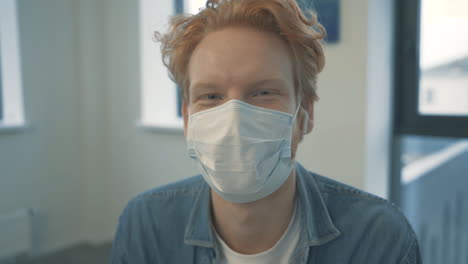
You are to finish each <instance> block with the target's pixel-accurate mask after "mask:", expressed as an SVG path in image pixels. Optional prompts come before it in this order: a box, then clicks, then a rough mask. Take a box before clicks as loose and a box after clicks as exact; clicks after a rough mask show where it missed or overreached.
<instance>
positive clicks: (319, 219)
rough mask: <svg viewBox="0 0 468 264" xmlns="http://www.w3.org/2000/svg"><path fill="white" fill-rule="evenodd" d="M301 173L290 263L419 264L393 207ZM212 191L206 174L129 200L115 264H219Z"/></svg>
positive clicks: (408, 234)
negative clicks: (297, 231) (297, 230)
mask: <svg viewBox="0 0 468 264" xmlns="http://www.w3.org/2000/svg"><path fill="white" fill-rule="evenodd" d="M295 169H296V177H297V180H296V184H297V188H296V190H297V191H296V195H297V196H296V198H298V199H297V202H298V205H297V206H298V207H297V208H298V210H299V214H298V216H299V217H300V224H301V230H302V232H301V234H300V238H299V242H298V246H297V248H296V249H295V251H294V253H293V255H292V258H291V259H290V262H289V263H300V264H303V263H304V264H305V263H309V264H311V263H322V264H323V263H327V264H334V263H337V264H344V263H356V264H363V263H379V264H385V263H389V264H390V263H391V264H395V263H399V264H400V263H401V264H406V263H421V258H420V253H419V248H418V243H417V240H416V236H415V233H414V232H413V230H412V228H411V226H410V225H409V224H408V222H407V220H406V218H405V217H404V216H403V214H402V213H401V212H400V211H399V210H398V209H397V208H396V207H395V206H394V205H392V204H391V203H389V202H387V201H386V200H384V199H381V198H378V197H376V196H373V195H371V194H368V193H365V192H363V191H360V190H358V189H356V188H353V187H350V186H347V185H344V184H342V183H338V182H336V181H333V180H331V179H328V178H325V177H323V176H319V175H317V174H314V173H311V172H309V171H307V170H305V169H304V168H303V167H302V166H301V165H300V164H299V163H296V165H295ZM210 215H211V203H210V188H209V186H208V185H207V184H206V183H205V181H204V180H203V178H202V177H201V176H195V177H192V178H189V179H186V180H183V181H179V182H176V183H173V184H170V185H166V186H162V187H158V188H155V189H152V190H149V191H146V192H144V193H142V194H139V195H138V196H136V197H135V198H133V199H131V200H130V202H129V203H128V204H127V206H126V207H125V209H124V211H123V213H122V214H121V216H120V218H119V224H118V227H117V232H116V235H115V239H114V242H113V245H112V250H111V257H110V262H111V263H112V264H123V263H129V264H130V263H131V264H143V263H148V264H149V263H152V264H153V263H163V264H167V263H184V264H188V263H196V264H208V263H217V258H216V257H217V256H219V255H220V254H219V250H220V247H219V245H218V244H217V242H216V239H215V236H214V234H213V230H212V229H211V217H210Z"/></svg>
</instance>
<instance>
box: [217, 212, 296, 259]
mask: <svg viewBox="0 0 468 264" xmlns="http://www.w3.org/2000/svg"><path fill="white" fill-rule="evenodd" d="M215 234H216V238H217V239H218V242H219V244H220V245H221V256H220V259H219V260H220V261H219V262H218V263H219V264H271V263H289V259H290V258H291V256H292V253H293V252H294V249H295V248H296V246H297V243H298V242H299V234H300V223H299V217H298V216H297V210H296V206H295V207H294V213H293V216H292V217H291V221H290V222H289V225H288V228H287V229H286V231H285V232H284V234H283V236H281V238H280V240H279V241H278V242H276V244H275V245H274V246H273V247H272V248H270V249H268V250H267V251H264V252H260V253H258V254H253V255H244V254H240V253H237V252H235V251H234V250H232V249H231V248H229V246H228V245H227V244H226V243H225V242H224V241H223V240H222V239H221V237H219V235H218V233H217V232H216V231H215Z"/></svg>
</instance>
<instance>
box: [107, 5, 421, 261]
mask: <svg viewBox="0 0 468 264" xmlns="http://www.w3.org/2000/svg"><path fill="white" fill-rule="evenodd" d="M171 26H172V27H171V30H170V32H169V33H167V34H165V35H159V34H158V35H157V37H158V39H159V40H160V41H161V42H162V52H163V59H164V63H165V65H166V66H167V67H168V69H169V71H170V73H171V76H172V77H173V79H174V80H175V81H176V82H177V83H178V84H180V85H181V87H182V88H183V106H182V112H183V117H184V131H185V137H186V140H187V147H188V152H189V155H190V156H191V157H192V158H193V159H195V161H196V162H197V164H198V166H199V168H200V171H201V174H202V175H201V176H196V177H192V178H189V179H186V180H183V181H180V182H176V183H173V184H170V185H167V186H163V187H159V188H156V189H153V190H150V191H147V192H145V193H143V194H140V195H138V196H137V197H135V198H134V199H132V200H131V201H130V202H129V203H128V205H127V207H126V208H125V210H124V212H123V213H122V215H121V217H120V221H119V226H118V229H117V233H116V237H115V241H114V244H113V249H112V256H111V262H112V263H116V264H117V263H134V264H137V263H184V264H185V263H229V264H231V263H247V264H248V263H340V264H343V263H359V264H362V263H392V264H393V263H420V257H419V250H418V243H417V241H416V237H415V234H414V232H413V230H412V229H411V227H410V226H409V224H408V223H407V221H406V219H405V218H404V216H403V215H402V214H401V213H400V211H399V210H398V209H397V208H395V207H394V206H393V205H392V204H390V203H388V202H387V201H385V200H383V199H380V198H377V197H375V196H372V195H370V194H367V193H365V192H362V191H359V190H357V189H355V188H353V187H350V186H346V185H344V184H341V183H338V182H335V181H333V180H330V179H327V178H325V177H322V176H319V175H316V174H314V173H311V172H309V171H307V170H306V169H304V168H303V167H302V166H301V165H300V164H298V163H297V162H295V161H294V159H295V153H296V150H297V147H298V144H299V142H300V141H301V140H302V137H303V135H305V134H308V133H310V132H311V131H312V128H313V120H314V102H315V101H316V99H317V95H316V78H317V74H318V72H320V71H321V70H322V68H323V66H324V55H323V52H322V47H321V44H320V40H321V39H322V38H323V36H324V30H323V27H322V26H321V25H320V24H318V23H317V21H316V18H315V16H313V15H312V18H311V19H308V18H307V17H306V16H305V15H304V14H303V13H302V12H301V10H300V9H299V8H298V6H297V4H296V3H295V2H294V0H255V1H252V0H225V1H208V3H207V8H206V9H204V10H202V11H201V12H200V13H199V14H197V15H195V16H187V17H180V16H179V17H176V18H174V19H173V20H172V21H171Z"/></svg>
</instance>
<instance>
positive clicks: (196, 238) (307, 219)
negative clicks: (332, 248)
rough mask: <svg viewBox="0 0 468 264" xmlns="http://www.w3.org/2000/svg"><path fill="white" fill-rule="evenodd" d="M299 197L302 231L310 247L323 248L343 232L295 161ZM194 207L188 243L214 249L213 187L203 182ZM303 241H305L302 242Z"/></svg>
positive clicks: (187, 233) (320, 195) (187, 232)
mask: <svg viewBox="0 0 468 264" xmlns="http://www.w3.org/2000/svg"><path fill="white" fill-rule="evenodd" d="M295 167H296V179H297V189H296V191H297V192H296V194H297V198H299V204H298V210H299V211H300V212H299V215H300V216H301V219H303V220H301V228H302V229H305V230H307V232H306V234H307V235H306V237H305V241H304V242H305V243H306V245H307V246H318V245H323V244H325V243H327V242H330V241H332V240H334V239H335V238H337V237H338V236H339V235H340V231H339V230H338V229H337V228H336V227H335V225H334V224H333V221H332V220H331V217H330V214H329V213H328V209H327V207H326V204H325V202H324V200H323V197H322V194H321V192H320V189H319V188H318V186H317V182H316V180H315V177H314V176H312V175H309V174H310V173H309V172H308V171H307V170H306V169H304V167H302V165H301V164H299V163H298V162H296V166H295ZM198 188H199V192H198V193H197V195H196V196H195V200H194V205H193V207H192V210H191V212H190V216H189V219H188V222H187V226H186V228H185V236H184V241H185V243H186V244H189V245H194V246H201V247H210V248H214V245H215V242H214V234H213V231H212V230H211V198H210V188H209V186H208V185H207V184H206V182H205V181H204V180H202V183H201V184H200V185H199V186H198ZM301 240H302V239H301Z"/></svg>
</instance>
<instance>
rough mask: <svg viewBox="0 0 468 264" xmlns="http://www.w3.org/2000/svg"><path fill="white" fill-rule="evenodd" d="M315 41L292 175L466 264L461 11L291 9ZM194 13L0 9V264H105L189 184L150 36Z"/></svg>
mask: <svg viewBox="0 0 468 264" xmlns="http://www.w3.org/2000/svg"><path fill="white" fill-rule="evenodd" d="M300 4H301V6H302V7H312V8H315V9H316V10H317V11H318V13H319V19H320V20H321V21H322V23H323V24H324V25H325V27H326V28H327V30H328V31H329V32H330V35H329V37H328V40H327V44H326V48H325V49H326V50H325V52H326V61H327V64H326V67H325V70H324V72H322V73H321V74H320V75H319V90H318V94H319V96H320V101H319V102H318V103H317V104H316V109H315V128H314V131H313V133H312V134H310V135H309V136H308V137H306V138H305V139H304V141H303V142H302V144H301V145H300V148H299V153H298V161H299V162H301V163H302V164H303V165H304V166H305V167H306V168H308V169H309V170H312V171H314V172H317V173H320V174H323V175H325V176H327V177H330V178H333V179H336V180H338V181H342V182H345V183H347V184H350V185H353V186H355V187H358V188H360V189H363V190H365V191H368V192H371V193H374V194H376V195H379V196H381V197H384V198H386V199H390V200H391V201H392V202H393V203H395V204H397V205H398V206H400V208H402V210H403V212H404V213H405V215H406V216H407V217H408V219H409V221H410V222H411V224H412V225H413V227H414V229H415V231H416V233H417V235H418V238H419V240H420V245H421V251H422V254H423V260H424V263H468V224H467V223H468V3H467V2H466V1H465V0H446V1H440V0H412V1H405V0H393V1H389V0H353V1H349V0H341V1H340V0H316V1H314V0H310V1H309V0H304V1H301V2H300ZM202 6H204V1H200V0H198V1H197V0H192V1H190V0H161V1H155V0H139V1H137V0H134V1H128V0H0V15H1V16H0V51H1V52H0V69H1V70H0V263H2V264H3V263H90V264H93V263H106V262H108V254H109V248H110V246H111V241H112V239H113V236H114V232H115V228H116V226H117V222H118V217H119V215H120V213H121V212H122V210H123V208H124V207H125V205H126V203H127V202H128V200H129V199H131V198H132V197H134V196H135V195H137V194H138V193H140V192H142V191H145V190H148V189H151V188H154V187H156V186H159V185H162V184H166V183H169V182H172V181H176V180H179V179H183V178H186V177H189V176H192V175H195V174H198V171H197V169H196V167H195V166H194V164H193V163H192V162H191V160H190V159H189V158H188V155H187V153H186V150H185V140H184V136H183V130H182V128H181V120H180V113H179V109H178V107H179V105H180V99H179V97H178V94H177V90H178V89H177V87H176V86H175V84H173V83H172V82H171V81H170V79H169V78H168V75H167V71H166V69H165V68H164V67H163V65H162V63H161V56H160V53H159V46H158V44H157V43H155V42H154V40H153V32H154V31H155V30H156V31H162V32H165V31H166V29H167V22H168V18H169V16H171V15H173V14H175V13H180V12H185V13H194V12H196V11H197V10H198V8H200V7H202Z"/></svg>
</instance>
